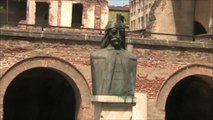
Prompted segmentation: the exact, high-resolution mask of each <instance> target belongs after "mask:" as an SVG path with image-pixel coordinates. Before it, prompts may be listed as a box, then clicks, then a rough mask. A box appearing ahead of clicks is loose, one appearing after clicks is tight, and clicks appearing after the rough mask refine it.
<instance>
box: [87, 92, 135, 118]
mask: <svg viewBox="0 0 213 120" xmlns="http://www.w3.org/2000/svg"><path fill="white" fill-rule="evenodd" d="M91 101H92V103H93V104H94V107H95V111H94V117H95V118H94V119H95V120H119V119H120V120H131V118H132V107H133V106H134V105H135V98H134V97H133V96H105V95H96V96H92V97H91Z"/></svg>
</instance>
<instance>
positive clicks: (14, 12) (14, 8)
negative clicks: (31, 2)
mask: <svg viewBox="0 0 213 120" xmlns="http://www.w3.org/2000/svg"><path fill="white" fill-rule="evenodd" d="M0 3H1V4H0V24H9V25H17V24H19V23H22V24H23V23H25V24H26V8H27V2H26V0H1V2H0Z"/></svg>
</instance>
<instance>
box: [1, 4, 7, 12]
mask: <svg viewBox="0 0 213 120" xmlns="http://www.w3.org/2000/svg"><path fill="white" fill-rule="evenodd" d="M5 11H6V10H5V8H4V6H1V5H0V13H3V12H5Z"/></svg>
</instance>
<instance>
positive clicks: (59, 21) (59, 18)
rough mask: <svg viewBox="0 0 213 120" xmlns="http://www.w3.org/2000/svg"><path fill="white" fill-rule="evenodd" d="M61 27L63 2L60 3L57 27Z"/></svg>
mask: <svg viewBox="0 0 213 120" xmlns="http://www.w3.org/2000/svg"><path fill="white" fill-rule="evenodd" d="M60 25H61V0H59V1H58V23H57V26H60Z"/></svg>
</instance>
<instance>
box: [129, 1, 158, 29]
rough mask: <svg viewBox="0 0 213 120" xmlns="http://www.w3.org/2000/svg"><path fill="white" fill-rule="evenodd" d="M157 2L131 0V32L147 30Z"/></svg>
mask: <svg viewBox="0 0 213 120" xmlns="http://www.w3.org/2000/svg"><path fill="white" fill-rule="evenodd" d="M154 1H155V0H130V2H129V6H130V30H132V31H135V30H142V29H146V28H147V26H148V24H149V21H150V11H151V8H152V6H153V3H154Z"/></svg>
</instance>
